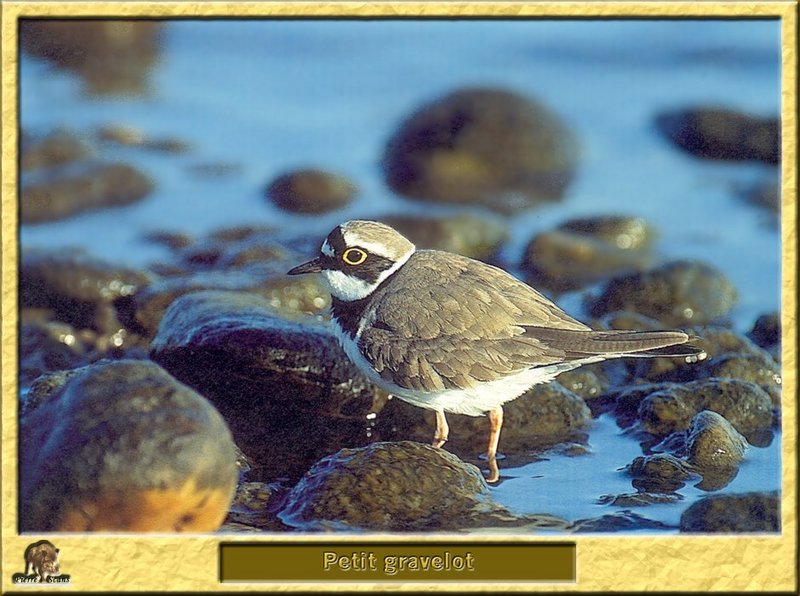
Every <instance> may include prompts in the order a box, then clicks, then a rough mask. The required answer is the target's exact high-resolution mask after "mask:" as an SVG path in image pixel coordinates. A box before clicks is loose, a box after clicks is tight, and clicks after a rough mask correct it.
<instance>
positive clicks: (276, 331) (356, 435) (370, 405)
mask: <svg viewBox="0 0 800 596" xmlns="http://www.w3.org/2000/svg"><path fill="white" fill-rule="evenodd" d="M151 357H152V358H153V359H154V360H155V361H156V362H158V363H159V364H161V365H162V366H164V368H166V369H167V370H168V371H169V372H170V373H171V374H172V375H174V376H175V377H176V378H178V379H179V380H181V381H183V382H184V383H186V384H188V385H189V386H191V387H193V388H195V389H196V390H197V391H199V392H200V393H201V394H203V395H205V396H206V397H208V398H209V399H210V400H211V401H212V402H213V403H214V404H215V406H216V407H217V408H219V410H220V412H221V413H222V415H223V417H224V418H225V420H226V421H227V423H228V425H229V426H230V428H231V431H232V432H233V436H234V437H235V439H236V443H237V445H239V447H240V448H241V449H242V451H243V452H244V453H245V454H246V455H247V457H248V458H249V459H250V460H251V461H252V462H253V465H254V467H256V468H259V469H260V470H261V471H262V475H261V479H264V480H268V479H271V478H277V477H282V476H295V477H297V476H299V475H300V474H302V472H303V471H305V470H306V469H308V467H309V466H310V465H311V463H313V462H314V461H317V460H318V459H319V458H320V457H322V456H324V455H326V454H329V453H331V452H333V451H335V450H337V449H340V448H341V447H343V446H357V445H363V444H365V443H366V442H367V441H368V436H367V422H368V421H367V417H366V416H367V414H369V413H370V412H373V411H374V408H375V407H376V400H378V399H379V398H380V399H382V394H381V393H380V392H379V391H378V390H377V389H376V388H375V387H374V386H373V385H372V384H370V383H369V382H368V381H367V379H366V378H365V377H364V376H363V375H362V374H361V373H360V372H359V371H358V369H356V368H355V366H354V365H353V364H351V363H350V361H349V360H348V358H347V356H345V354H344V352H343V351H342V349H341V348H340V347H339V345H338V342H337V341H336V339H335V338H334V337H333V335H332V334H331V332H330V331H329V328H328V327H327V326H323V325H313V326H312V325H304V324H299V323H294V322H290V321H286V320H284V319H282V318H279V317H278V316H276V315H275V313H274V310H273V309H272V308H271V307H270V305H269V303H268V302H267V301H266V300H265V299H264V298H262V297H260V296H257V295H253V294H245V293H242V292H222V291H202V292H195V293H192V294H187V295H184V296H182V297H180V298H178V299H177V300H175V301H174V302H173V303H172V304H171V305H170V306H169V308H168V309H167V311H166V314H165V315H164V318H163V319H162V320H161V325H160V327H159V330H158V333H157V335H156V337H155V339H154V340H153V342H152V344H151Z"/></svg>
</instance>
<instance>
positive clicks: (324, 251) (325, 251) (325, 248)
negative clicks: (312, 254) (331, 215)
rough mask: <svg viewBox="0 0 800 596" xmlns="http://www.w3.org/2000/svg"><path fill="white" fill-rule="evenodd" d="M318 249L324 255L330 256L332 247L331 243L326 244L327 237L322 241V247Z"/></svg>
mask: <svg viewBox="0 0 800 596" xmlns="http://www.w3.org/2000/svg"><path fill="white" fill-rule="evenodd" d="M319 250H320V252H321V253H322V254H324V255H325V256H326V257H332V256H333V249H332V248H331V245H330V244H328V239H327V238H326V239H325V242H323V243H322V248H320V249H319Z"/></svg>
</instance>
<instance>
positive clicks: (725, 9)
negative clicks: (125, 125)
mask: <svg viewBox="0 0 800 596" xmlns="http://www.w3.org/2000/svg"><path fill="white" fill-rule="evenodd" d="M1 8H2V212H1V214H2V227H1V228H0V243H1V249H2V277H1V278H0V283H2V304H1V305H0V307H1V308H2V310H1V311H0V321H1V324H2V327H1V328H0V329H1V332H2V346H0V350H1V352H0V356H1V357H2V367H1V368H0V384H1V386H2V413H1V418H0V425H1V429H2V477H1V482H2V484H1V492H2V502H0V513H1V514H2V525H1V526H0V534H1V535H2V578H0V591H2V592H11V591H15V592H20V591H25V590H28V591H39V589H40V588H49V589H52V586H29V585H25V586H18V585H15V584H13V583H12V582H11V576H12V574H13V573H15V572H18V571H22V566H23V552H24V550H25V548H26V546H27V545H29V544H30V543H31V542H34V541H36V540H38V539H40V538H41V537H42V536H46V537H47V538H48V539H50V540H52V541H53V542H55V543H57V545H58V547H59V548H60V549H61V564H62V568H63V570H64V572H65V573H68V574H69V575H70V576H71V582H70V584H69V587H68V588H65V589H67V590H70V591H74V590H78V591H114V592H122V591H153V590H156V591H163V590H170V591H183V592H186V591H214V592H241V591H253V590H257V591H285V592H290V591H325V592H330V591H348V592H354V591H378V590H388V589H391V590H392V591H422V590H431V589H434V588H435V589H437V590H438V591H447V592H453V591H456V592H461V593H465V592H476V591H486V590H492V591H496V590H498V589H503V590H504V591H509V592H514V591H545V590H546V591H571V592H572V591H619V590H625V591H628V590H631V591H643V590H648V591H670V592H674V591H734V590H735V591H742V590H759V591H787V592H795V591H796V590H797V588H798V584H797V568H796V564H797V452H796V448H794V446H795V445H796V442H797V403H796V402H797V399H796V388H797V360H796V356H797V355H796V345H797V325H796V322H797V316H796V315H797V310H796V308H797V280H796V277H795V275H796V274H795V272H796V270H797V251H796V244H797V230H796V222H797V211H796V209H797V205H796V199H797V171H796V166H797V155H796V140H797V122H796V116H797V96H796V89H797V56H796V53H795V52H796V47H797V3H796V2H794V1H791V0H789V1H784V2H603V1H598V2H552V3H550V2H536V3H515V2H371V3H364V2H327V3H310V2H263V3H254V2H205V3H204V2H3V4H2V7H1ZM26 17H51V18H59V17H105V18H112V17H114V18H158V19H174V18H181V19H187V18H192V19H194V18H237V17H244V18H281V19H293V18H307V19H319V18H395V19H396V18H404V19H414V18H494V19H506V18H507V19H521V18H584V19H588V18H594V19H607V18H662V19H663V18H748V19H752V18H776V19H780V21H781V49H782V66H781V68H782V78H781V81H782V88H781V104H782V105H781V118H782V120H781V122H782V148H781V149H782V161H781V184H782V202H781V251H782V252H781V254H782V266H781V267H782V268H781V280H782V281H781V292H782V305H783V306H782V309H781V319H782V329H783V344H782V370H783V373H782V374H783V398H782V399H783V403H782V406H783V410H782V420H783V445H782V466H783V472H782V489H781V497H782V508H781V528H782V532H781V534H780V535H741V534H736V535H714V536H697V535H685V534H680V535H667V536H663V535H652V536H650V535H644V536H639V535H622V536H621V535H616V534H610V535H593V536H586V535H569V534H567V535H564V534H560V535H557V536H548V537H542V536H536V535H532V536H518V535H509V536H508V537H507V538H506V537H502V539H503V541H505V542H509V543H512V542H513V543H520V542H536V543H541V542H547V541H553V542H559V543H563V542H564V541H565V540H568V541H570V542H572V541H574V542H575V543H577V582H576V583H574V584H572V583H568V584H552V583H549V584H548V583H541V584H540V583H533V584H532V583H507V584H498V583H493V584H490V585H487V584H486V583H469V584H453V583H449V582H448V583H441V584H440V583H435V582H423V583H420V582H414V583H408V584H398V583H387V582H381V583H379V584H376V583H358V584H356V583H350V582H348V583H341V584H330V583H305V582H304V583H292V584H279V583H266V582H265V583H248V584H227V583H226V584H221V583H219V577H218V573H219V543H220V542H226V543H233V542H270V541H280V542H286V541H297V542H301V543H304V544H317V543H318V544H320V545H325V544H336V545H346V544H347V543H348V542H363V541H364V540H365V537H367V538H368V539H370V540H375V541H381V540H383V541H386V540H391V541H392V542H408V543H415V542H417V543H419V542H428V541H436V542H439V541H444V540H447V541H449V542H451V543H453V544H459V543H480V542H482V541H486V542H490V541H495V542H496V541H497V539H498V537H497V536H486V537H484V536H482V535H475V534H459V535H440V534H436V535H419V534H415V535H407V536H406V535H401V536H398V535H397V534H392V535H383V534H366V535H365V534H359V535H351V536H342V535H311V536H309V535H294V534H292V533H281V534H269V535H261V534H250V533H247V534H201V535H180V536H179V535H164V534H128V535H123V534H91V535H86V534H80V535H79V534H47V535H40V534H23V535H20V534H19V533H18V530H17V527H18V526H17V520H18V514H17V403H18V398H17V395H18V385H17V375H18V362H17V333H18V330H17V326H18V303H17V275H18V234H19V231H18V205H17V182H18V174H17V143H18V129H17V126H18V81H17V77H18V56H17V51H18V44H17V22H18V19H20V18H26Z"/></svg>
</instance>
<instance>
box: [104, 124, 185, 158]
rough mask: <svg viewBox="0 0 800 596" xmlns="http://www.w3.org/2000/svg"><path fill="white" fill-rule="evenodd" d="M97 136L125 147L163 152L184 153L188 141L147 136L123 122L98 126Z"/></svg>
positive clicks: (106, 141)
mask: <svg viewBox="0 0 800 596" xmlns="http://www.w3.org/2000/svg"><path fill="white" fill-rule="evenodd" d="M97 138H98V139H99V140H100V141H103V142H105V143H114V144H117V145H122V146H125V147H139V148H142V149H150V150H153V151H161V152H164V153H186V152H187V151H189V148H190V147H189V143H187V142H186V141H183V140H181V139H177V138H171V137H164V138H149V137H147V136H145V134H144V133H143V132H142V131H140V130H138V129H136V128H134V127H132V126H126V125H124V124H108V125H105V126H102V127H100V129H99V130H98V131H97Z"/></svg>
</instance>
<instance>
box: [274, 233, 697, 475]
mask: <svg viewBox="0 0 800 596" xmlns="http://www.w3.org/2000/svg"><path fill="white" fill-rule="evenodd" d="M307 273H318V274H321V275H322V277H323V279H324V281H325V283H326V285H327V289H328V290H329V292H330V295H331V323H332V325H333V331H334V334H335V335H336V337H337V339H338V341H339V343H340V344H341V346H342V348H343V350H344V352H345V354H346V355H347V357H348V358H349V359H350V360H351V361H352V362H353V363H354V364H355V365H356V367H358V368H359V369H360V370H361V371H362V372H363V373H364V374H365V375H366V376H367V378H368V379H369V380H370V381H372V382H373V383H374V384H375V385H377V386H378V387H381V388H382V389H384V390H385V391H387V392H388V393H389V394H390V395H392V396H394V397H397V398H399V399H401V400H404V401H406V402H408V403H410V404H413V405H415V406H418V407H421V408H426V409H429V410H433V411H434V412H435V415H436V431H435V433H434V437H433V441H432V445H433V446H434V447H437V448H438V447H442V446H443V445H444V444H445V442H446V441H447V439H448V436H449V426H448V423H447V418H446V415H445V414H446V413H454V414H466V415H469V416H483V415H486V416H487V417H488V419H489V440H488V443H487V450H486V459H487V461H488V463H489V473H488V478H487V480H488V482H492V483H493V482H497V481H498V480H499V470H498V466H497V461H496V460H497V448H498V443H499V438H500V430H501V428H502V425H503V404H505V403H506V402H509V401H511V400H513V399H515V398H517V397H519V396H520V395H522V394H523V393H524V392H525V391H527V390H528V389H529V388H530V387H532V386H533V385H536V384H539V383H546V382H549V381H551V380H553V379H554V378H555V377H556V376H557V375H559V374H560V373H562V372H565V371H568V370H572V369H574V368H577V367H579V366H582V365H584V364H590V363H595V362H601V361H603V360H607V359H610V358H620V357H658V356H666V357H681V358H685V359H686V360H687V362H694V361H697V360H701V359H703V358H704V357H705V352H703V351H702V350H700V349H698V348H695V347H693V346H691V345H684V344H687V342H689V341H690V339H691V338H690V336H689V335H688V334H686V333H684V332H683V331H624V330H595V329H592V328H590V327H589V326H588V325H586V324H584V323H582V322H580V321H578V320H577V319H575V318H573V317H571V316H569V315H568V314H567V313H566V312H564V311H563V310H562V309H561V308H559V307H558V306H557V305H556V304H555V303H554V302H552V301H551V300H549V299H548V298H547V297H545V296H544V295H543V294H541V293H540V292H538V291H537V290H535V289H534V288H533V287H532V286H530V285H528V284H526V283H524V282H522V281H520V280H519V279H517V278H515V277H514V276H512V275H511V274H510V273H508V272H506V271H505V270H503V269H500V268H498V267H495V266H492V265H489V264H486V263H483V262H481V261H476V260H474V259H470V258H468V257H465V256H461V255H458V254H454V253H450V252H444V251H438V250H421V249H420V250H418V249H417V248H416V246H415V245H414V244H413V243H412V242H411V241H410V240H409V239H408V238H406V237H405V236H403V235H402V234H400V233H399V232H397V231H396V230H395V229H393V228H391V227H390V226H388V225H386V224H383V223H380V222H376V221H370V220H358V219H356V220H350V221H346V222H344V223H342V224H340V225H338V226H336V227H335V228H334V229H333V230H332V231H331V232H330V234H328V236H327V237H326V238H325V240H324V242H323V243H322V245H321V247H320V250H319V254H318V255H317V256H316V257H315V258H314V259H312V260H310V261H308V262H306V263H303V264H301V265H298V266H297V267H294V268H293V269H291V270H290V271H288V274H289V275H300V274H307Z"/></svg>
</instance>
